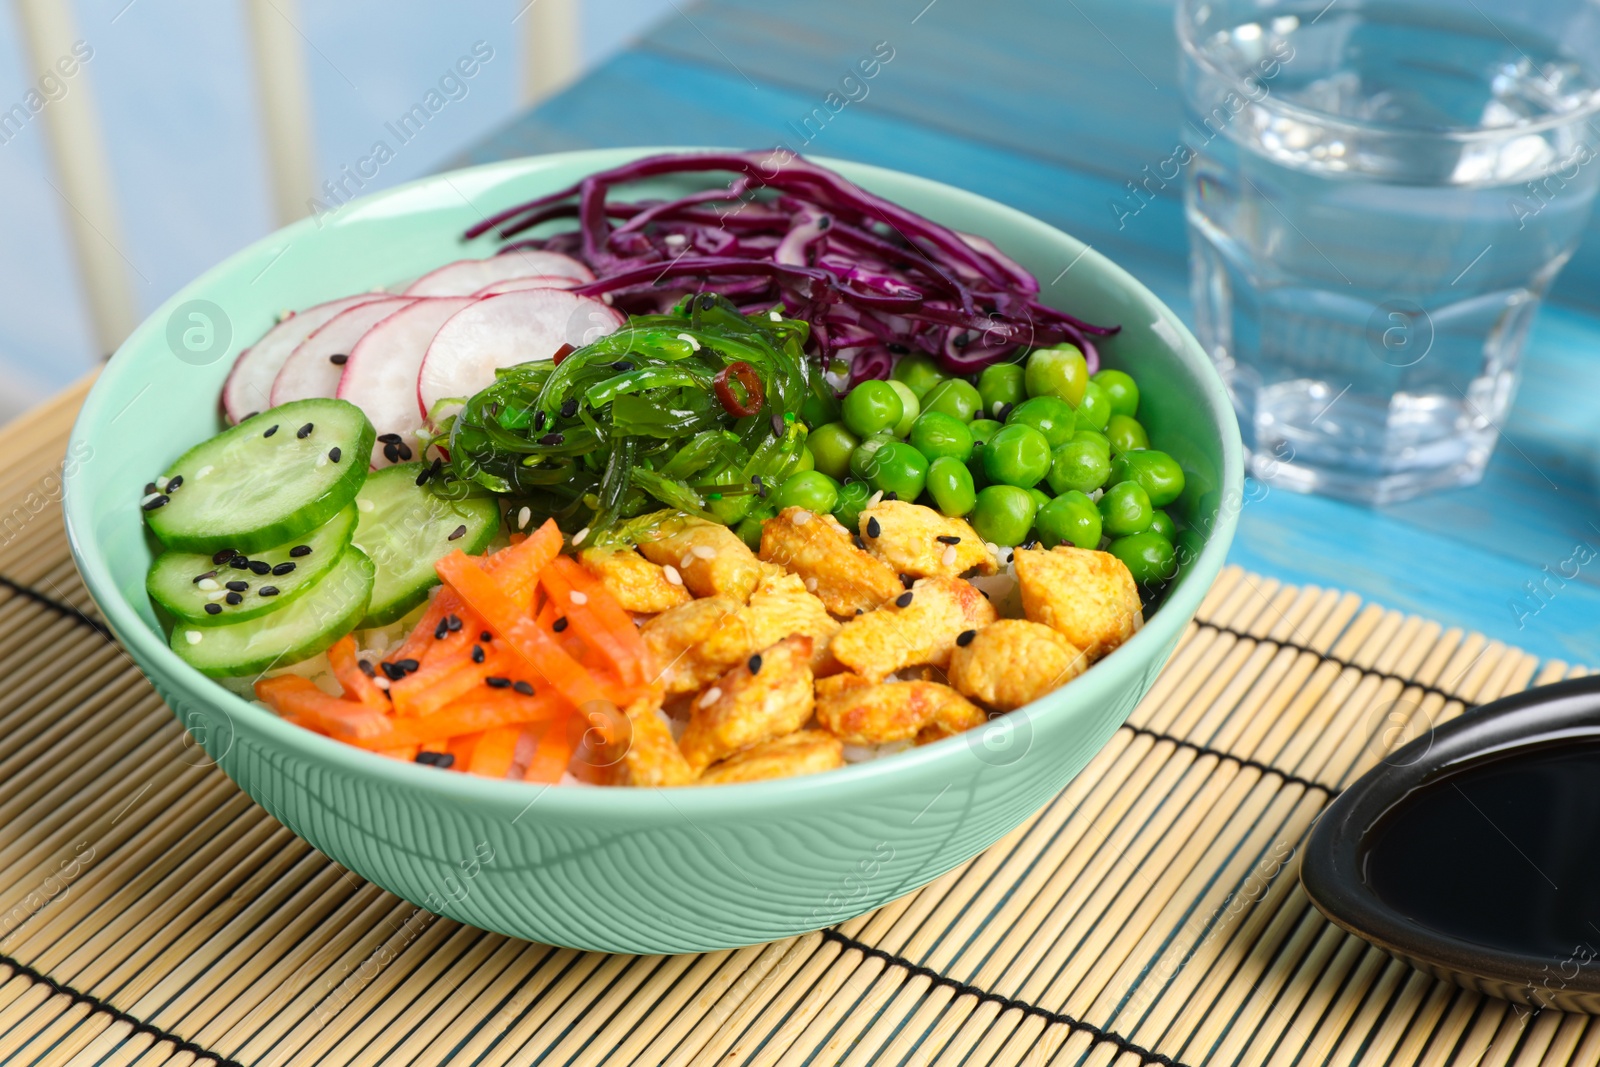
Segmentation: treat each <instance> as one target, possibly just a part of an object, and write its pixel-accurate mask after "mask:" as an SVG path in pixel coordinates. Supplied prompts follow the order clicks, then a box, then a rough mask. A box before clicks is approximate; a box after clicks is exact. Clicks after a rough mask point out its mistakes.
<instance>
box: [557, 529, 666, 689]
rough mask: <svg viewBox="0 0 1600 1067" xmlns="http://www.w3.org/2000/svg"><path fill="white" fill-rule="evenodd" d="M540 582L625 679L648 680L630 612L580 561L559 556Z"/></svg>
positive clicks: (580, 633)
mask: <svg viewBox="0 0 1600 1067" xmlns="http://www.w3.org/2000/svg"><path fill="white" fill-rule="evenodd" d="M539 584H540V585H542V586H544V587H545V589H547V590H548V591H549V593H550V599H551V601H553V602H554V603H555V604H556V605H557V606H558V607H559V608H560V609H561V610H562V611H563V612H564V613H565V614H566V617H567V620H568V622H569V623H570V625H571V628H572V629H575V630H577V632H578V636H579V637H581V638H582V639H583V641H584V643H585V644H586V645H588V646H589V647H591V648H593V649H594V650H595V651H596V652H598V653H600V654H601V655H602V656H604V657H605V658H606V660H607V661H608V662H609V663H610V664H611V666H612V667H613V668H614V669H615V670H616V672H617V674H618V676H619V677H621V678H622V680H623V681H624V682H627V683H629V684H633V685H637V684H639V683H640V682H643V681H644V666H643V665H644V661H645V647H644V640H643V639H642V638H640V636H639V628H638V627H637V626H635V625H634V624H633V620H632V619H631V618H629V616H628V613H627V612H625V611H623V610H622V605H620V604H618V603H617V600H616V598H615V597H613V596H612V595H611V594H610V593H609V592H608V591H607V590H606V588H605V586H603V585H601V584H600V583H599V582H598V581H596V580H595V578H594V576H593V575H591V574H590V573H589V572H588V571H586V570H584V569H583V568H582V567H581V566H579V565H578V563H577V561H576V560H572V559H569V558H567V557H565V556H558V557H557V558H556V559H554V560H552V561H551V562H550V565H549V566H547V567H546V568H545V569H544V571H543V572H541V573H540V575H539Z"/></svg>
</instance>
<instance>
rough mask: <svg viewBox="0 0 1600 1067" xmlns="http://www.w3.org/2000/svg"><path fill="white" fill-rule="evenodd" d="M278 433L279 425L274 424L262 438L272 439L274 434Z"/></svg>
mask: <svg viewBox="0 0 1600 1067" xmlns="http://www.w3.org/2000/svg"><path fill="white" fill-rule="evenodd" d="M277 432H278V427H277V424H276V423H274V424H273V425H272V426H270V427H268V428H267V432H266V433H264V434H262V435H261V436H262V437H271V436H272V435H273V434H275V433H277Z"/></svg>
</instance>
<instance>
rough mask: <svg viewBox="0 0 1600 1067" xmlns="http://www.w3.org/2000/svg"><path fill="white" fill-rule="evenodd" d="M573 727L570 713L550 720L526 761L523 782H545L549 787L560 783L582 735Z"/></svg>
mask: <svg viewBox="0 0 1600 1067" xmlns="http://www.w3.org/2000/svg"><path fill="white" fill-rule="evenodd" d="M573 725H574V724H573V722H572V716H571V714H570V713H569V714H567V715H563V716H561V717H559V718H555V719H552V720H550V722H549V724H547V725H546V726H545V728H544V733H543V734H542V735H541V736H540V737H539V745H538V747H537V748H535V749H534V751H533V758H532V759H531V760H529V761H528V769H527V770H526V771H524V772H523V773H522V780H523V781H525V782H547V783H549V784H551V785H554V784H555V783H557V782H559V781H561V776H562V775H563V774H565V773H566V772H567V764H569V763H571V762H572V753H573V752H574V751H575V750H576V749H577V740H578V738H579V737H581V736H582V735H583V731H581V730H575V729H573V728H572V727H573Z"/></svg>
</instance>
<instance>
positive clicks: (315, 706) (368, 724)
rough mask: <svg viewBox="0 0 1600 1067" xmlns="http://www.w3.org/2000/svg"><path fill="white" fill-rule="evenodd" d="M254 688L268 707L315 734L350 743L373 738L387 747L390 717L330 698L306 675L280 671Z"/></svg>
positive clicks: (369, 741)
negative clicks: (307, 726) (289, 717)
mask: <svg viewBox="0 0 1600 1067" xmlns="http://www.w3.org/2000/svg"><path fill="white" fill-rule="evenodd" d="M255 689H256V696H258V697H260V698H261V700H262V702H263V703H265V704H267V706H269V707H271V708H274V709H275V710H277V711H279V712H282V713H283V714H285V715H287V716H292V717H293V718H294V719H295V720H296V721H298V722H301V723H303V724H306V725H309V726H310V727H311V728H312V729H314V730H316V731H317V732H318V733H324V734H327V735H328V736H329V737H337V738H338V739H339V740H341V741H350V742H352V743H354V742H358V741H361V742H367V743H369V744H370V743H372V742H374V741H376V742H378V743H379V744H382V745H384V747H387V742H386V741H385V738H386V737H387V735H388V734H389V733H390V728H389V721H390V720H389V716H387V715H385V714H384V713H383V712H381V711H374V710H373V709H372V708H369V707H367V706H366V705H365V704H359V703H357V702H356V701H354V700H341V699H339V698H338V697H331V696H329V695H328V694H327V693H324V692H323V691H322V690H320V689H318V688H317V687H316V686H315V685H313V684H312V683H311V680H310V679H308V678H302V677H300V676H299V675H298V674H280V675H278V676H277V677H276V678H263V679H261V680H260V681H259V682H257V683H256V686H255Z"/></svg>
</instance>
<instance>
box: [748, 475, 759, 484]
mask: <svg viewBox="0 0 1600 1067" xmlns="http://www.w3.org/2000/svg"><path fill="white" fill-rule="evenodd" d="M750 484H751V485H760V484H761V475H759V474H752V475H751V476H750Z"/></svg>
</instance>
